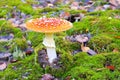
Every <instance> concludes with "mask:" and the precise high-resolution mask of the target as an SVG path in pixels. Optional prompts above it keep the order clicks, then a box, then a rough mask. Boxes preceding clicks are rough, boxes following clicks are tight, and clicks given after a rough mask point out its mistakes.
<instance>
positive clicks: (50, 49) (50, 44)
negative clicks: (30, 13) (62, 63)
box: [43, 33, 57, 63]
mask: <svg viewBox="0 0 120 80" xmlns="http://www.w3.org/2000/svg"><path fill="white" fill-rule="evenodd" d="M43 44H44V45H45V46H46V47H47V55H48V59H49V63H52V62H53V60H54V59H55V58H57V54H56V50H55V41H54V39H53V33H45V38H44V40H43Z"/></svg>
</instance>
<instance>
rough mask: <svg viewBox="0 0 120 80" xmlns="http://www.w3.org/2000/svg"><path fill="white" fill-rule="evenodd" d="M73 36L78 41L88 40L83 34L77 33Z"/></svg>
mask: <svg viewBox="0 0 120 80" xmlns="http://www.w3.org/2000/svg"><path fill="white" fill-rule="evenodd" d="M75 38H76V41H78V42H80V43H84V42H87V41H88V40H89V39H88V37H86V36H84V35H77V36H76V37H75Z"/></svg>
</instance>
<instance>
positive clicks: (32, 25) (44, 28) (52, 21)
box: [26, 18, 72, 63]
mask: <svg viewBox="0 0 120 80" xmlns="http://www.w3.org/2000/svg"><path fill="white" fill-rule="evenodd" d="M26 28H27V29H29V30H33V31H36V32H42V33H45V38H44V40H43V44H44V45H45V46H46V47H47V55H48V58H49V62H50V63H52V62H53V60H54V59H55V58H57V55H56V50H55V42H54V39H53V33H56V32H61V31H65V30H68V29H70V28H72V23H70V22H68V21H67V20H62V19H57V18H37V19H32V20H30V21H28V22H27V23H26Z"/></svg>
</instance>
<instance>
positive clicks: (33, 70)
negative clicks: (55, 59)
mask: <svg viewBox="0 0 120 80" xmlns="http://www.w3.org/2000/svg"><path fill="white" fill-rule="evenodd" d="M27 1H28V3H22V2H21V1H20V0H5V1H4V0H2V1H1V3H0V18H6V14H7V13H8V12H11V11H12V8H13V6H17V8H18V9H19V10H21V11H22V12H24V13H26V14H30V15H32V16H33V18H36V17H41V16H43V14H41V13H42V12H44V11H47V12H48V14H47V16H48V17H49V15H50V14H51V13H52V12H57V11H59V10H61V9H62V8H63V7H65V8H66V9H65V10H67V11H69V12H70V13H71V14H75V13H78V12H82V13H85V17H84V18H83V19H82V20H81V21H80V22H75V23H73V26H74V27H73V28H72V29H70V30H68V31H65V32H60V33H56V34H55V42H56V50H57V52H58V53H59V54H60V55H61V60H60V62H61V63H62V67H61V68H60V69H53V68H50V67H49V66H48V67H46V68H45V69H43V68H42V67H41V66H40V65H39V64H38V63H37V59H36V58H37V57H36V55H37V52H38V50H41V49H42V48H45V47H44V46H43V44H42V40H43V38H44V34H43V33H37V32H32V31H25V32H22V31H21V30H20V28H15V27H13V26H12V25H11V23H10V22H9V21H6V20H0V36H4V35H7V34H9V33H13V34H14V35H15V38H14V39H13V40H12V41H8V42H0V52H6V49H5V48H4V46H10V50H9V51H10V52H11V53H14V52H18V54H23V53H24V52H23V51H24V50H25V49H26V47H27V41H28V40H30V41H31V43H32V46H33V48H34V53H33V54H32V55H30V56H18V61H17V62H16V63H10V64H9V65H8V66H7V68H6V69H5V70H4V71H0V80H39V79H40V78H41V76H42V75H43V74H45V73H50V74H52V75H53V76H55V77H57V78H60V80H65V78H66V77H67V76H71V77H72V79H73V78H74V79H75V80H120V38H119V36H120V19H118V18H115V16H116V15H120V10H106V11H97V12H89V13H87V12H85V11H77V10H69V9H67V7H66V6H67V5H65V6H61V7H58V8H44V9H38V10H34V9H32V7H31V6H30V5H31V4H32V3H34V2H33V1H32V0H27ZM6 4H7V6H8V7H7V8H5V7H3V6H5V5H6ZM23 5H24V6H23ZM56 16H57V15H56ZM86 30H89V32H90V33H91V34H92V38H91V40H90V41H89V43H88V46H89V47H90V48H91V49H93V50H95V51H96V52H97V53H98V54H96V55H94V56H90V55H88V54H87V53H83V52H79V53H77V54H75V55H71V52H72V51H74V50H77V49H80V44H79V43H77V42H70V41H67V40H65V39H64V38H65V36H68V35H73V34H79V33H85V31H86ZM23 36H26V38H24V37H23ZM16 47H17V50H15V49H16ZM114 49H117V51H116V52H113V50H114ZM19 50H20V52H19ZM107 61H109V62H110V64H111V65H113V66H114V67H115V70H114V71H110V70H109V69H107V68H105V67H104V64H105V63H106V62H107Z"/></svg>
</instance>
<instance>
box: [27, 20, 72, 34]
mask: <svg viewBox="0 0 120 80" xmlns="http://www.w3.org/2000/svg"><path fill="white" fill-rule="evenodd" d="M26 28H27V29H29V30H33V31H36V32H43V33H55V32H61V31H65V30H68V29H70V28H72V23H70V22H69V21H67V20H62V19H57V18H37V19H32V20H30V21H28V22H27V23H26Z"/></svg>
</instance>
